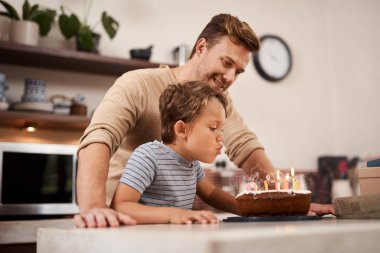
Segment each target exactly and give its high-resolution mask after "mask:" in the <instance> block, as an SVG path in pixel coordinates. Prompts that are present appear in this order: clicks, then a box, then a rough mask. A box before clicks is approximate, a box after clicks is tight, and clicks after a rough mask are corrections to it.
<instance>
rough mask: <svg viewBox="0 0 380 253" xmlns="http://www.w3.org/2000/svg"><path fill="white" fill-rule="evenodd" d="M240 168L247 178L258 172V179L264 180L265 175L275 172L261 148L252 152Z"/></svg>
mask: <svg viewBox="0 0 380 253" xmlns="http://www.w3.org/2000/svg"><path fill="white" fill-rule="evenodd" d="M241 168H242V169H243V170H244V171H245V173H246V174H247V175H248V176H252V175H253V174H254V173H255V172H259V173H260V178H265V176H266V175H268V174H272V173H274V172H275V170H274V167H273V165H272V163H271V162H270V160H269V158H268V156H267V155H266V153H265V151H264V149H261V148H258V149H255V150H254V151H252V152H251V154H250V155H249V156H248V158H247V159H246V160H245V161H244V162H243V163H242V165H241Z"/></svg>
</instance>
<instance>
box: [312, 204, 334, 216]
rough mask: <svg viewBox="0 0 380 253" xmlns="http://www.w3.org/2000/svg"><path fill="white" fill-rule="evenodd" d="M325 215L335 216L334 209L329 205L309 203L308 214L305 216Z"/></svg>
mask: <svg viewBox="0 0 380 253" xmlns="http://www.w3.org/2000/svg"><path fill="white" fill-rule="evenodd" d="M325 214H334V215H335V209H334V207H333V206H332V205H330V204H317V203H311V204H310V209H309V213H308V214H307V215H311V216H312V215H319V216H322V215H325Z"/></svg>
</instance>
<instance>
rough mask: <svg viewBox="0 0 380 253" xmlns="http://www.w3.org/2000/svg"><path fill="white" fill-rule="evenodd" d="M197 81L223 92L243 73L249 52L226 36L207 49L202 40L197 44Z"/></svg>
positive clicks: (249, 55) (205, 43)
mask: <svg viewBox="0 0 380 253" xmlns="http://www.w3.org/2000/svg"><path fill="white" fill-rule="evenodd" d="M198 47H200V50H199V52H198V57H199V59H198V64H197V68H196V70H195V75H196V79H197V80H201V81H204V82H207V83H208V84H209V85H210V86H211V87H212V88H213V89H215V90H220V91H225V90H227V88H229V87H230V86H231V85H232V83H233V82H234V81H235V80H236V78H237V77H238V76H239V75H240V74H241V73H243V72H244V70H245V67H246V66H247V64H248V62H249V59H250V57H251V52H250V51H249V49H247V48H246V47H245V46H243V45H238V44H235V43H233V42H232V41H231V40H230V38H229V37H228V36H225V37H223V38H222V39H221V40H220V41H219V43H218V44H216V45H214V46H213V47H211V48H207V42H206V41H205V40H204V39H203V41H200V42H199V44H198Z"/></svg>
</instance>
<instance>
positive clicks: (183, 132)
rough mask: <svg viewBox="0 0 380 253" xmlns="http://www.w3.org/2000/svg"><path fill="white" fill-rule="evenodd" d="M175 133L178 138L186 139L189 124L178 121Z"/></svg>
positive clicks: (175, 125)
mask: <svg viewBox="0 0 380 253" xmlns="http://www.w3.org/2000/svg"><path fill="white" fill-rule="evenodd" d="M174 132H175V135H176V136H178V137H182V138H186V136H187V132H188V130H187V124H186V123H185V122H183V121H182V120H178V121H177V122H176V123H175V124H174Z"/></svg>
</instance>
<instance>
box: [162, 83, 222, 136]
mask: <svg viewBox="0 0 380 253" xmlns="http://www.w3.org/2000/svg"><path fill="white" fill-rule="evenodd" d="M213 97H215V98H216V99H218V100H219V101H220V103H221V104H222V105H223V108H224V110H225V111H226V107H227V98H226V96H225V95H224V94H223V93H222V92H219V91H216V90H214V89H213V88H211V87H210V86H209V85H208V84H207V83H203V82H201V81H188V82H184V83H179V84H171V85H169V86H168V87H167V88H166V89H165V90H164V91H163V93H162V94H161V96H160V105H159V108H160V115H161V138H162V141H163V142H164V143H173V142H174V141H175V132H174V125H175V123H176V122H177V121H179V120H182V121H183V122H185V123H188V122H193V121H194V120H195V119H196V118H197V117H198V116H199V115H200V114H201V113H202V111H203V109H204V108H205V106H206V104H207V102H208V100H209V99H210V98H213ZM226 116H227V112H226Z"/></svg>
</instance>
